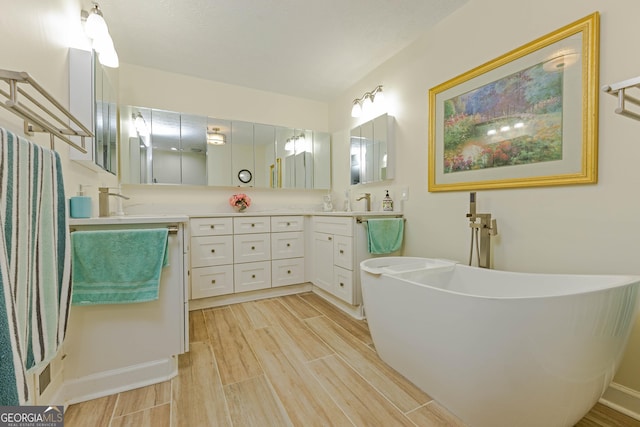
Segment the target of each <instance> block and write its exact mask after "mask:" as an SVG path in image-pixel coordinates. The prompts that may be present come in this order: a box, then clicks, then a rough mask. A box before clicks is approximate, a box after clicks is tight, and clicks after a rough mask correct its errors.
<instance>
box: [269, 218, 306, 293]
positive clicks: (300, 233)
mask: <svg viewBox="0 0 640 427" xmlns="http://www.w3.org/2000/svg"><path fill="white" fill-rule="evenodd" d="M302 282H304V217H303V216H272V217H271V286H272V287H274V288H275V287H277V286H287V285H293V284H296V283H302Z"/></svg>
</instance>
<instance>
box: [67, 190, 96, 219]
mask: <svg viewBox="0 0 640 427" xmlns="http://www.w3.org/2000/svg"><path fill="white" fill-rule="evenodd" d="M84 187H85V188H86V187H88V185H85V186H84ZM91 203H92V202H91V197H89V196H85V195H84V188H83V186H82V185H80V188H79V190H78V195H77V196H73V197H71V198H70V199H69V216H70V217H71V218H91Z"/></svg>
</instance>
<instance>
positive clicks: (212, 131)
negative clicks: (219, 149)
mask: <svg viewBox="0 0 640 427" xmlns="http://www.w3.org/2000/svg"><path fill="white" fill-rule="evenodd" d="M218 132H220V128H207V144H211V145H224V144H225V142H226V140H225V137H224V134H222V133H218Z"/></svg>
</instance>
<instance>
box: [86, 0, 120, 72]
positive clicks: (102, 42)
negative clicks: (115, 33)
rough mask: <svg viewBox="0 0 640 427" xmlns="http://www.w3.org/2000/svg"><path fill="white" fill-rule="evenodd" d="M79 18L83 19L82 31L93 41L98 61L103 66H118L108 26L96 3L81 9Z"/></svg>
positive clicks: (116, 54) (118, 62)
mask: <svg viewBox="0 0 640 427" xmlns="http://www.w3.org/2000/svg"><path fill="white" fill-rule="evenodd" d="M80 18H81V19H82V20H83V21H84V32H85V33H86V34H87V37H89V38H90V39H91V41H92V43H93V44H92V48H93V50H95V51H96V52H98V60H99V61H100V63H101V64H102V65H104V66H105V67H110V68H118V67H119V66H120V61H119V59H118V53H117V52H116V49H115V47H114V46H113V40H112V39H111V35H110V34H109V28H108V27H107V23H106V22H105V20H104V17H103V16H102V11H101V10H100V6H99V5H98V3H93V7H92V8H91V10H89V11H88V12H87V11H86V10H83V11H81V12H80Z"/></svg>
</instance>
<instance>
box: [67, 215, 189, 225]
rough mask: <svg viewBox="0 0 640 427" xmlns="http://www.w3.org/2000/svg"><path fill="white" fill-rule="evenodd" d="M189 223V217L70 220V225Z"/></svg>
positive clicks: (109, 217)
mask: <svg viewBox="0 0 640 427" xmlns="http://www.w3.org/2000/svg"><path fill="white" fill-rule="evenodd" d="M188 221H189V216H188V215H177V214H171V215H124V216H106V217H95V218H69V225H112V224H116V225H117V224H168V223H176V222H188Z"/></svg>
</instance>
